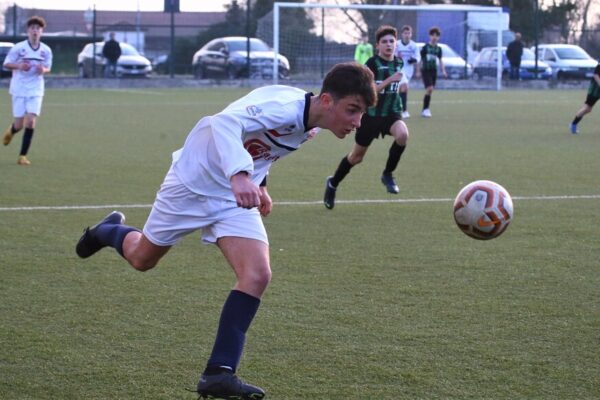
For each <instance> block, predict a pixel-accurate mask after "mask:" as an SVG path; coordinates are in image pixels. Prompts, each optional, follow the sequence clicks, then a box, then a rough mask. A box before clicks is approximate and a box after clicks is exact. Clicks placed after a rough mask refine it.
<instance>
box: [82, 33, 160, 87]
mask: <svg viewBox="0 0 600 400" xmlns="http://www.w3.org/2000/svg"><path fill="white" fill-rule="evenodd" d="M119 45H120V46H121V57H119V59H118V60H117V76H118V77H119V78H121V77H138V76H139V77H147V76H148V74H150V73H151V72H152V64H151V63H150V60H148V59H147V58H146V57H144V56H142V55H141V54H140V53H138V51H137V50H136V49H135V47H133V46H132V45H130V44H127V43H119ZM103 47H104V42H97V43H96V75H95V76H96V77H97V78H101V77H103V76H104V64H105V62H106V60H105V59H104V57H102V48H103ZM93 51H94V44H93V43H88V44H86V45H85V47H84V48H83V50H81V53H79V54H78V55H77V69H78V71H79V77H81V78H91V77H92V76H94V74H93V73H92V69H93V64H94V58H93V57H92V52H93Z"/></svg>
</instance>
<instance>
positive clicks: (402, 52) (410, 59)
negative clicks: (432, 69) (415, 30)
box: [396, 25, 421, 119]
mask: <svg viewBox="0 0 600 400" xmlns="http://www.w3.org/2000/svg"><path fill="white" fill-rule="evenodd" d="M396 57H398V58H401V59H402V61H404V66H403V67H402V74H403V79H402V81H401V82H400V98H401V99H402V106H403V110H404V111H402V119H406V118H409V117H410V113H409V112H408V86H409V82H410V80H411V79H412V77H413V75H415V78H419V69H418V68H415V66H416V65H417V64H418V63H419V61H420V60H421V54H420V53H419V48H418V47H417V44H416V43H415V42H414V41H413V40H412V28H411V27H410V26H409V25H404V26H403V27H402V31H401V32H400V40H399V41H398V42H397V43H396Z"/></svg>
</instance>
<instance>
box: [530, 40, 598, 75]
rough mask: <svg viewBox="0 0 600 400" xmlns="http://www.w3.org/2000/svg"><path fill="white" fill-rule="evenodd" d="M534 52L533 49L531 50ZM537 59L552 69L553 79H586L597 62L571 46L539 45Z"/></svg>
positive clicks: (581, 50)
mask: <svg viewBox="0 0 600 400" xmlns="http://www.w3.org/2000/svg"><path fill="white" fill-rule="evenodd" d="M531 51H534V52H535V47H532V48H531ZM538 57H539V59H540V60H542V61H544V62H545V63H547V64H548V65H550V68H552V77H553V78H554V79H588V78H591V77H592V76H593V75H594V69H595V68H596V65H598V62H597V61H596V60H594V59H593V58H592V57H591V56H590V55H589V54H588V53H586V52H585V50H583V49H582V48H581V47H579V46H576V45H573V44H540V45H538Z"/></svg>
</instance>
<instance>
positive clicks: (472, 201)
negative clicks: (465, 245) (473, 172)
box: [454, 181, 513, 240]
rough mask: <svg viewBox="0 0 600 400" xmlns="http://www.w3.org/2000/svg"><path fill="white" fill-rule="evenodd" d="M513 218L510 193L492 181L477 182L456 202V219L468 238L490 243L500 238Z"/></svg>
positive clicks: (459, 195)
mask: <svg viewBox="0 0 600 400" xmlns="http://www.w3.org/2000/svg"><path fill="white" fill-rule="evenodd" d="M512 219H513V202H512V199H511V197H510V194H508V192H507V191H506V189H504V188H503V187H502V186H500V185H499V184H497V183H495V182H492V181H475V182H471V183H469V184H468V185H467V186H465V187H464V188H462V189H461V191H460V192H458V195H457V196H456V199H455V200H454V220H455V221H456V225H458V227H459V228H460V230H461V231H463V232H464V233H465V234H466V235H468V236H471V237H472V238H475V239H481V240H488V239H493V238H495V237H498V236H500V234H502V232H504V231H505V230H506V228H507V227H508V225H509V224H510V222H511V221H512Z"/></svg>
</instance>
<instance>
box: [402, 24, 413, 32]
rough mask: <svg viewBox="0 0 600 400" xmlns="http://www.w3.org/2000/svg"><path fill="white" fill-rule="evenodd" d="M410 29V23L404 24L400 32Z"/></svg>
mask: <svg viewBox="0 0 600 400" xmlns="http://www.w3.org/2000/svg"><path fill="white" fill-rule="evenodd" d="M406 31H412V27H411V26H410V25H404V26H403V27H402V29H401V30H400V32H406Z"/></svg>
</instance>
